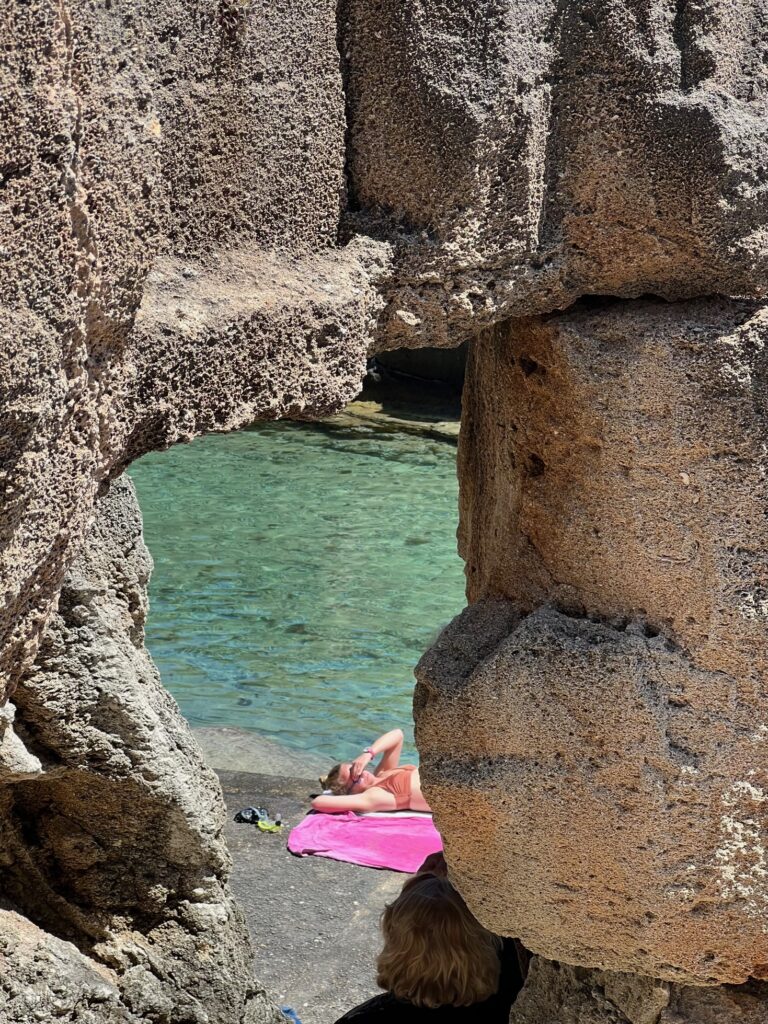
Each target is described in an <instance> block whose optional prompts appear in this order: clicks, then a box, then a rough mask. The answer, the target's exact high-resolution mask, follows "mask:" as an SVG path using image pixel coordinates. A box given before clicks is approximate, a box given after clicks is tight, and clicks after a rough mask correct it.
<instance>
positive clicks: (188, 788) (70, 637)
mask: <svg viewBox="0 0 768 1024" xmlns="http://www.w3.org/2000/svg"><path fill="white" fill-rule="evenodd" d="M150 569H151V560H150V557H149V553H148V552H147V549H146V548H145V546H144V543H143V540H142V535H141V515H140V513H139V510H138V506H137V504H136V500H135V496H134V493H133V487H132V486H131V485H130V483H129V482H128V481H127V480H125V479H124V480H120V481H116V482H115V483H113V484H112V486H111V488H110V490H109V493H108V494H107V495H105V496H104V497H102V498H101V499H99V501H98V503H97V516H96V521H95V523H94V525H93V526H92V528H91V530H90V531H89V534H88V537H87V539H86V543H85V545H84V547H83V548H82V550H81V552H80V554H79V556H78V558H77V559H76V560H75V562H74V563H73V565H72V566H71V568H70V570H69V572H68V574H67V576H66V579H65V582H64V586H63V589H62V591H61V597H60V600H59V608H58V611H57V612H56V614H55V615H54V616H53V617H52V619H51V621H50V622H49V624H48V627H47V630H46V633H45V636H44V638H43V641H42V644H41V646H40V651H39V653H38V657H37V660H36V663H35V666H34V669H33V671H32V672H31V673H29V674H28V675H27V676H26V678H25V679H24V681H23V682H22V683H21V684H20V686H19V688H18V689H17V691H16V704H17V714H16V722H15V725H16V727H17V730H18V731H19V733H20V734H21V735H23V739H24V743H25V744H26V747H27V748H28V750H29V751H30V752H35V753H36V754H37V755H38V756H39V762H40V770H39V773H38V775H37V776H35V777H30V776H27V777H26V778H24V777H22V778H20V779H19V780H18V781H8V782H7V784H6V785H5V786H3V787H2V789H0V800H2V810H3V828H2V832H1V833H0V863H2V889H3V893H4V896H5V897H6V899H7V900H9V901H10V903H11V905H12V906H13V907H14V909H15V910H16V911H17V913H16V914H13V915H11V914H8V915H5V916H3V915H2V913H0V922H1V923H0V936H2V938H0V963H2V964H3V966H4V969H3V971H2V972H0V979H1V980H0V1018H2V1020H3V1021H9V1022H13V1024H15V1022H16V1021H18V1022H22V1021H24V1022H26V1021H30V1020H47V1019H48V1017H47V1016H45V1015H44V1016H43V1017H37V1016H34V1014H33V1013H32V1009H30V1007H32V1008H34V1006H35V1005H36V1004H35V1000H37V1006H38V1008H39V1009H41V1010H42V1011H45V1010H46V1008H49V1009H50V1013H51V1019H58V1017H57V1016H56V1014H55V1013H54V1009H57V1011H60V1012H59V1016H64V1015H65V1011H66V1013H71V1014H75V1012H76V1010H77V1007H78V1005H79V1004H83V1005H85V1006H88V1007H89V1008H90V1012H91V1014H92V1016H91V1017H85V1016H84V1017H82V1018H80V1017H77V1016H72V1017H65V1019H72V1020H77V1021H80V1020H81V1019H82V1020H83V1021H91V1020H93V1021H94V1022H97V1021H101V1020H102V1019H104V1020H108V1021H112V1020H115V1021H122V1020H125V1021H130V1022H131V1024H133V1022H139V1021H142V1022H143V1021H155V1020H163V1021H168V1022H169V1024H173V1022H177V1021H178V1022H182V1021H184V1022H185V1024H186V1022H192V1021H194V1022H195V1024H207V1022H211V1024H212V1022H217V1024H230V1022H234V1021H238V1022H239V1021H241V1020H242V1021H245V1022H248V1024H268V1022H273V1021H274V1022H277V1021H279V1020H281V1019H282V1016H281V1014H280V1013H279V1012H278V1011H276V1010H275V1009H273V1008H272V1007H271V1004H270V1003H269V1001H268V1000H267V998H266V996H265V995H264V993H263V992H261V991H260V990H259V989H258V987H257V986H256V985H255V983H254V982H253V981H252V978H251V963H250V960H251V955H250V950H249V947H248V939H247V933H246V930H245V924H244V921H243V917H242V915H241V913H240V911H239V909H238V908H237V907H236V905H235V904H234V901H233V899H232V896H231V894H230V892H229V888H228V884H227V878H228V874H229V867H230V865H229V856H228V854H227V851H226V848H225V846H224V842H223V840H222V837H221V829H222V826H223V806H222V800H221V791H220V788H219V784H218V780H217V779H216V776H215V775H214V773H213V772H212V771H211V770H210V769H209V768H207V767H206V765H205V764H204V762H203V759H202V756H201V754H200V751H199V749H198V747H197V744H196V743H195V742H194V740H193V739H192V736H191V734H190V731H189V728H188V726H187V724H186V723H185V721H184V720H183V718H182V717H181V714H180V712H179V709H178V707H177V706H176V703H175V702H174V701H173V699H172V698H171V697H170V695H169V694H168V693H167V692H166V691H165V690H164V689H163V686H162V684H161V682H160V679H159V676H158V673H157V670H156V669H155V666H154V665H153V663H152V661H151V659H150V657H149V654H148V652H147V650H146V648H145V647H144V628H143V627H144V621H145V617H146V612H147V591H146V587H147V582H148V579H149V573H150ZM19 915H24V918H21V917H20V916H19ZM31 921H35V922H37V923H38V925H40V926H41V928H43V929H45V931H46V932H48V933H49V934H48V935H47V936H46V935H45V934H44V932H42V931H41V929H40V928H36V927H35V926H34V925H32V924H31V923H30V922H31ZM9 929H10V931H9ZM17 931H18V933H19V936H20V941H19V942H16V941H14V940H13V936H14V935H15V933H16V932H17ZM4 941H7V948H6V947H5V946H4V945H3V942H4ZM27 961H29V962H27ZM62 974H63V978H62V976H61V975H62ZM4 1000H5V1003H4ZM92 1004H93V1005H92ZM23 1010H25V1011H26V1012H28V1013H29V1015H28V1016H24V1013H23V1012H22V1011H23ZM4 1013H5V1015H3V1014H4ZM99 1014H103V1017H102V1016H100V1015H99Z"/></svg>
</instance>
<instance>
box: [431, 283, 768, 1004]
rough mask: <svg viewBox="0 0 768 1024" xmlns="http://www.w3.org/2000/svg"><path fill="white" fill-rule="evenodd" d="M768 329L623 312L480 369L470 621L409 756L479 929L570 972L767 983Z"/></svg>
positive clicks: (503, 354) (436, 678)
mask: <svg viewBox="0 0 768 1024" xmlns="http://www.w3.org/2000/svg"><path fill="white" fill-rule="evenodd" d="M767 328H768V325H766V322H765V313H764V311H763V310H762V309H759V308H758V309H755V308H754V307H753V306H751V305H749V304H748V303H729V302H724V301H712V302H707V303H697V304H688V305H686V306H678V307H676V308H675V307H670V306H668V305H665V304H659V303H653V302H638V303H616V304H600V306H599V308H596V309H590V308H585V309H580V310H574V311H573V312H571V313H569V314H566V315H563V316H552V317H550V318H547V319H545V320H543V321H527V322H522V323H516V324H514V325H511V326H510V327H507V328H498V329H496V330H495V331H494V332H491V333H489V334H488V335H485V336H483V337H482V338H480V339H478V340H477V342H476V343H475V344H474V346H473V352H472V355H471V360H470V376H469V380H468V385H467V389H466V392H465V424H464V430H463V432H462V437H461V442H460V457H459V458H460V476H461V482H462V498H461V513H462V520H461V526H460V544H461V548H462V551H463V555H464V558H465V559H466V569H467V580H468V590H469V594H470V598H471V599H473V601H474V602H476V603H475V604H474V605H473V606H471V607H470V609H469V610H468V611H467V612H466V613H464V615H462V616H460V617H459V618H458V619H457V620H455V621H454V623H453V624H452V625H451V626H450V627H448V629H447V630H446V631H445V633H444V634H443V635H442V636H441V638H440V639H439V640H438V641H437V643H436V644H435V646H434V647H433V649H432V650H431V651H430V652H428V653H427V654H426V655H425V656H424V658H423V659H422V662H421V664H420V666H419V670H418V673H417V674H418V678H419V686H418V689H417V694H416V699H415V712H416V720H417V742H418V744H419V749H420V752H421V755H422V765H423V767H422V775H423V778H424V783H425V790H426V793H427V797H428V799H429V801H430V804H431V805H432V806H433V808H434V809H435V813H436V819H437V824H438V826H439V828H440V829H441V831H442V832H443V835H444V837H445V842H446V850H447V854H448V859H449V862H450V864H451V872H452V877H453V878H454V879H455V881H456V882H457V884H458V885H459V887H460V889H461V891H462V893H463V894H464V895H465V896H466V898H467V900H468V903H469V905H470V906H471V907H472V909H473V910H474V911H475V912H476V913H477V914H478V915H479V917H480V919H481V920H482V921H483V922H484V923H485V924H486V925H488V926H489V927H491V928H493V929H494V930H495V931H497V932H501V933H503V934H513V935H519V936H520V937H521V938H522V940H523V942H524V943H526V945H528V946H529V947H530V948H532V949H533V950H535V951H536V952H538V953H541V954H543V955H545V956H547V957H549V958H551V959H553V960H564V961H567V962H569V963H572V964H581V965H585V966H590V967H602V968H607V969H610V970H614V971H634V972H638V973H641V974H647V975H651V976H655V977H657V978H662V979H667V980H670V981H677V982H683V983H686V984H709V985H711V984H717V983H719V982H729V983H742V982H745V981H746V980H747V979H748V978H749V977H750V976H753V977H765V976H766V973H768V934H766V930H765V917H766V912H767V911H768V874H767V867H768V866H767V865H766V848H767V847H768V827H767V826H766V815H765V810H764V807H765V802H766V800H767V799H768V747H767V746H766V736H768V719H766V714H765V709H766V707H768V691H767V690H766V679H767V678H768V671H767V670H768V664H767V659H766V653H767V648H766V618H765V616H766V600H765V597H766V587H767V586H768V564H767V563H766V557H765V551H766V550H768V525H767V524H766V519H765V512H764V510H765V507H766V504H767V502H766V498H767V497H768V496H767V495H766V480H765V475H766V469H765V451H766V448H765V445H766V440H765V438H766V436H768V434H767V433H766V419H765V411H764V400H763V397H762V396H763V393H764V392H765V390H766V383H768V382H767V381H766V375H767V371H768V364H767V363H766V355H765V340H766V337H768V329H767ZM468 806H470V807H472V808H473V814H472V828H471V829H467V828H466V822H467V807H468Z"/></svg>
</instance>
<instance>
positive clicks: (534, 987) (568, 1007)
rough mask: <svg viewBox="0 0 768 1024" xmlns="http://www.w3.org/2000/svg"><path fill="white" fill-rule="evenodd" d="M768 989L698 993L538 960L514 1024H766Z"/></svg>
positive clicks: (747, 987) (749, 986)
mask: <svg viewBox="0 0 768 1024" xmlns="http://www.w3.org/2000/svg"><path fill="white" fill-rule="evenodd" d="M766 1019H768V985H765V984H764V983H761V982H750V983H749V984H747V985H742V986H739V987H734V986H732V985H723V986H720V987H718V988H693V987H682V986H680V985H669V984H666V983H665V982H659V981H654V980H653V979H652V978H643V977H640V976H639V975H633V974H613V973H611V972H610V971H590V970H587V969H585V968H583V967H570V966H568V965H567V964H559V963H552V962H551V961H548V960H544V959H543V958H542V957H534V958H533V960H532V962H531V969H530V972H529V974H528V977H527V979H526V983H525V987H524V988H523V990H522V992H521V993H520V996H519V997H518V999H517V1001H516V1002H515V1005H514V1006H513V1008H512V1015H511V1017H510V1024H730V1022H734V1024H764V1022H765V1020H766Z"/></svg>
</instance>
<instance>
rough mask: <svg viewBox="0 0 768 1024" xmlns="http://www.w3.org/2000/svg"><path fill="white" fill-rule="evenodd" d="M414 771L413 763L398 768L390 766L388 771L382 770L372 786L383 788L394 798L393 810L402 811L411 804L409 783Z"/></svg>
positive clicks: (411, 781) (410, 783)
mask: <svg viewBox="0 0 768 1024" xmlns="http://www.w3.org/2000/svg"><path fill="white" fill-rule="evenodd" d="M415 771H416V765H415V764H404V765H401V767H400V768H392V769H390V770H389V771H388V772H382V773H381V775H379V776H378V778H379V779H380V780H381V781H380V782H375V783H374V785H373V787H372V788H377V789H384V790H386V791H387V793H391V794H392V796H393V797H394V798H395V810H396V811H404V810H405V809H406V808H407V807H410V805H411V785H412V783H413V773H414V772H415Z"/></svg>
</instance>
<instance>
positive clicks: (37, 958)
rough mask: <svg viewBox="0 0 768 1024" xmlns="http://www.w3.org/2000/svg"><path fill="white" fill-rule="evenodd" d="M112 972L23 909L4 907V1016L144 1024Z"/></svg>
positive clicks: (0, 983)
mask: <svg viewBox="0 0 768 1024" xmlns="http://www.w3.org/2000/svg"><path fill="white" fill-rule="evenodd" d="M115 982H116V979H115V976H114V974H113V972H112V971H110V970H109V969H108V968H106V967H103V966H101V965H99V964H95V963H94V962H93V961H92V960H88V959H87V958H86V957H85V956H83V954H82V953H80V952H79V950H78V949H77V948H76V947H75V946H73V945H72V943H71V942H62V940H61V939H57V938H56V937H55V936H53V935H50V934H48V933H47V932H44V931H42V929H40V928H38V927H36V925H34V924H32V923H31V922H30V921H27V920H26V919H25V918H23V917H22V916H21V915H20V914H17V913H15V912H14V911H11V910H6V909H0V1020H2V1021H4V1022H8V1024H16V1022H22V1021H23V1022H24V1024H36V1022H38V1021H48V1020H56V1021H62V1022H64V1024H141V1018H139V1017H137V1016H136V1015H135V1014H133V1013H131V1011H130V1010H129V1009H128V1007H127V1006H126V1005H125V1003H123V1002H122V1000H121V999H120V993H119V991H118V988H117V985H116V983H115Z"/></svg>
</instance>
